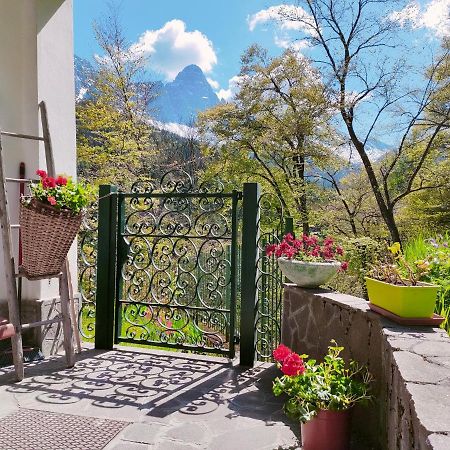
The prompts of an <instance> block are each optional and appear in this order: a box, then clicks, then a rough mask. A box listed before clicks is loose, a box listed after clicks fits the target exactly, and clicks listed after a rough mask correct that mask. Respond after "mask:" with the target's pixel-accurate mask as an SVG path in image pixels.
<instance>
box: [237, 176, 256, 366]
mask: <svg viewBox="0 0 450 450" xmlns="http://www.w3.org/2000/svg"><path fill="white" fill-rule="evenodd" d="M260 196H261V192H260V186H259V184H258V183H244V195H243V204H242V209H243V218H242V250H241V251H242V256H241V277H245V278H244V280H243V281H241V329H240V364H241V365H242V366H250V367H253V364H254V361H255V320H256V304H257V302H258V290H257V279H256V278H257V267H256V265H257V261H258V240H259V199H260Z"/></svg>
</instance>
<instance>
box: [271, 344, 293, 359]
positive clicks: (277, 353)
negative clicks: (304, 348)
mask: <svg viewBox="0 0 450 450" xmlns="http://www.w3.org/2000/svg"><path fill="white" fill-rule="evenodd" d="M291 353H292V351H291V349H290V348H288V347H286V346H285V345H283V344H280V345H279V346H278V347H277V348H276V349H275V350H274V351H273V358H274V359H275V361H278V362H280V363H282V362H283V361H284V360H285V359H286V358H287V357H288V356H289V355H290V354H291Z"/></svg>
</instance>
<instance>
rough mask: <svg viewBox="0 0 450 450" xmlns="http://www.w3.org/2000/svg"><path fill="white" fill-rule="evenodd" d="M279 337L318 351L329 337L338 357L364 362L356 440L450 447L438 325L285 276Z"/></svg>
mask: <svg viewBox="0 0 450 450" xmlns="http://www.w3.org/2000/svg"><path fill="white" fill-rule="evenodd" d="M281 339H282V342H283V343H284V344H285V345H287V346H289V347H291V348H292V349H293V350H295V351H297V352H300V353H306V354H308V355H309V356H310V357H313V358H317V359H321V358H322V357H323V356H324V354H325V353H326V351H327V346H328V344H329V342H330V340H331V339H335V340H336V341H337V343H338V344H339V345H341V346H344V347H345V351H344V357H346V358H353V359H355V360H357V361H359V362H360V363H363V364H367V365H368V366H369V369H370V371H371V373H372V374H373V375H374V377H375V382H374V386H373V394H374V401H373V402H372V403H371V404H370V405H369V406H368V407H365V408H363V407H360V406H358V407H356V408H355V410H354V414H353V432H354V433H353V434H354V436H355V437H356V441H357V442H359V444H356V445H355V448H357V449H362V448H364V449H365V450H369V449H374V450H379V449H380V450H381V449H383V450H384V449H388V450H397V449H399V450H415V449H417V450H424V449H427V450H428V449H434V450H449V449H450V338H449V337H448V336H447V334H446V333H445V332H444V331H443V330H441V329H436V328H431V327H413V328H412V327H402V326H400V325H396V324H394V323H392V322H390V321H388V320H386V319H384V318H382V317H381V316H379V315H378V314H375V313H373V312H372V311H370V310H369V308H368V306H367V302H366V301H365V300H363V299H360V298H356V297H352V296H349V295H344V294H339V293H333V292H328V291H324V290H311V289H301V288H298V287H296V286H294V285H289V284H288V285H286V286H285V294H284V308H283V318H282V338H281ZM361 442H364V444H362V443H361Z"/></svg>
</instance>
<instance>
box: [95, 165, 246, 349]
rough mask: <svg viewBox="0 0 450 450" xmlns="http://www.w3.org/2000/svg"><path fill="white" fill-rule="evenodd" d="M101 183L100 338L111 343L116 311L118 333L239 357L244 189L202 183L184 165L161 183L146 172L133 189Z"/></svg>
mask: <svg viewBox="0 0 450 450" xmlns="http://www.w3.org/2000/svg"><path fill="white" fill-rule="evenodd" d="M102 188H103V192H101V194H100V198H101V200H100V205H99V243H98V265H99V269H98V272H97V289H98V292H97V320H96V346H98V347H100V346H101V347H103V348H109V347H110V346H111V337H112V336H111V333H110V332H109V330H108V328H111V327H110V325H108V324H110V323H111V315H114V342H115V343H133V344H139V345H151V346H158V347H172V348H176V349H184V350H193V351H197V352H210V353H215V354H226V355H228V356H230V357H234V353H235V349H234V344H235V315H236V314H235V313H236V278H237V276H236V262H237V207H238V201H239V199H240V197H241V194H240V193H239V192H237V191H233V192H232V193H224V192H223V188H222V186H218V185H212V184H208V185H206V184H202V185H200V186H196V185H195V183H194V181H193V179H192V178H191V177H190V176H189V175H188V174H187V173H185V172H183V171H180V170H174V171H171V172H169V173H167V174H165V175H164V176H163V177H162V179H161V180H160V182H159V183H157V184H155V183H153V182H150V181H138V182H136V183H135V184H134V185H133V186H132V189H131V192H129V193H122V192H117V191H116V190H115V189H114V188H112V187H111V186H106V187H102ZM102 197H103V198H102ZM102 262H104V264H105V268H104V270H101V269H100V268H101V266H100V264H101V263H102ZM112 262H113V263H112ZM102 289H103V291H102ZM102 293H103V296H104V298H105V304H104V305H103V308H102V311H103V313H105V314H106V316H107V319H105V322H104V324H103V325H102V322H103V320H104V317H100V315H99V304H100V303H101V302H102V298H101V295H102ZM111 300H112V301H111ZM106 302H108V304H106ZM102 315H103V314H102ZM99 332H100V333H101V334H102V336H99V335H98V333H99ZM103 335H104V336H103ZM102 339H104V342H102ZM98 343H99V344H98ZM97 344H98V345H97Z"/></svg>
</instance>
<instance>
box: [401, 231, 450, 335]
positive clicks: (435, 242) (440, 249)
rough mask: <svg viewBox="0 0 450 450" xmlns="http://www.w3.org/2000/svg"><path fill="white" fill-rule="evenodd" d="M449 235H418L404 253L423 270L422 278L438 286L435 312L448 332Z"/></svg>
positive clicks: (449, 301)
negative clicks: (426, 236)
mask: <svg viewBox="0 0 450 450" xmlns="http://www.w3.org/2000/svg"><path fill="white" fill-rule="evenodd" d="M449 243H450V235H448V234H447V235H445V236H438V237H437V238H436V239H424V238H423V237H418V238H416V239H414V240H412V241H410V242H408V244H407V245H406V246H405V251H404V255H405V258H406V260H407V261H408V262H409V264H410V265H416V266H418V267H420V268H421V270H422V272H423V280H424V281H427V282H429V283H432V284H436V285H438V286H440V289H439V293H438V300H437V303H436V311H435V312H436V313H437V314H439V315H441V316H443V317H444V318H445V321H444V323H442V325H441V327H442V328H444V329H445V330H447V332H448V333H449V334H450V246H449V245H450V244H449Z"/></svg>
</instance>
